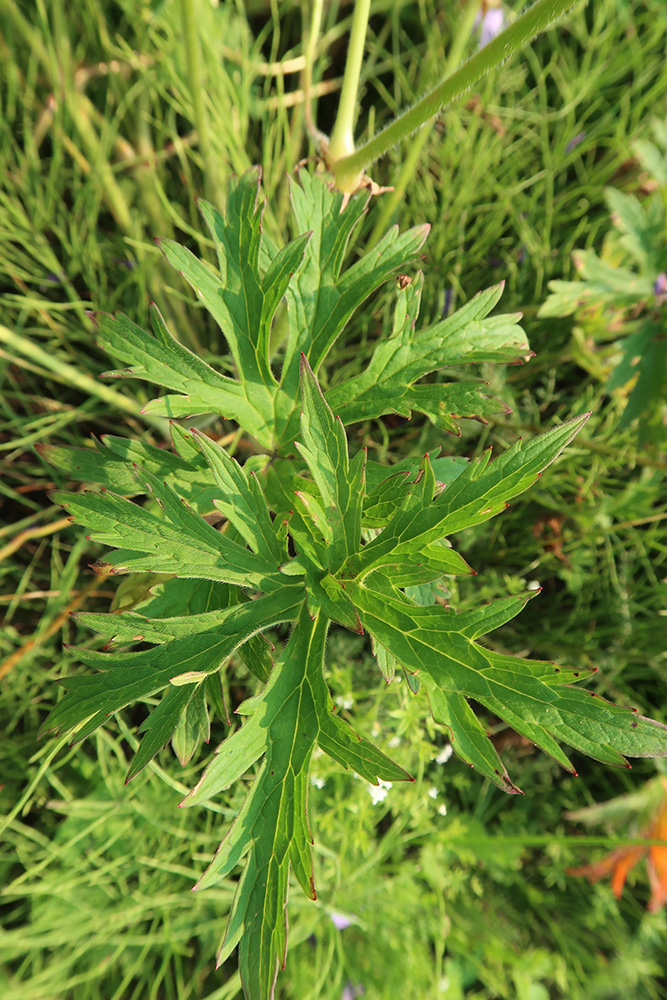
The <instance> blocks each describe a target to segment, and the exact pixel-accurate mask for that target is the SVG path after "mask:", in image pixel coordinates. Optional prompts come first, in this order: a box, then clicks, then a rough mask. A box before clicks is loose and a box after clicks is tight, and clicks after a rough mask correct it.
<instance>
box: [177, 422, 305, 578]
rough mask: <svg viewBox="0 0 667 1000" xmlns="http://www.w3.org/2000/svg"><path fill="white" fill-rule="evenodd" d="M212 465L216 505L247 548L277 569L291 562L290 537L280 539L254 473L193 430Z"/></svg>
mask: <svg viewBox="0 0 667 1000" xmlns="http://www.w3.org/2000/svg"><path fill="white" fill-rule="evenodd" d="M193 434H194V436H195V439H196V441H197V443H198V444H199V447H200V448H201V450H202V452H203V454H204V457H205V458H206V461H207V462H208V464H209V467H210V470H211V473H212V474H213V478H214V479H215V482H216V483H217V485H218V486H219V488H220V491H221V492H220V495H219V496H218V497H216V499H215V500H214V503H215V506H216V507H217V508H218V510H219V511H221V513H223V514H224V515H225V517H226V518H227V520H228V521H229V522H230V524H233V525H234V527H235V528H236V530H237V531H238V533H239V534H240V535H241V537H242V538H243V540H244V541H245V542H246V544H247V545H249V546H250V548H251V549H252V551H253V552H255V553H256V554H257V555H258V556H261V557H262V558H264V559H266V560H267V562H268V563H272V564H273V565H274V567H275V568H276V569H278V567H279V566H280V564H281V563H282V562H283V561H284V560H286V559H287V537H286V536H284V537H282V538H280V537H279V535H278V532H277V531H276V528H275V527H274V525H273V522H272V521H271V516H270V513H269V508H268V505H267V502H266V498H265V496H264V493H263V492H262V488H261V486H260V485H259V482H258V479H257V476H256V475H255V473H254V472H252V471H251V472H250V473H249V474H246V472H245V471H244V470H243V469H242V468H241V466H240V465H239V464H238V462H236V461H235V460H234V459H233V458H231V457H230V456H229V455H228V454H227V452H226V451H225V450H224V448H220V447H219V446H218V445H217V444H215V442H214V441H211V440H210V438H208V437H206V435H204V434H200V433H199V432H197V431H193Z"/></svg>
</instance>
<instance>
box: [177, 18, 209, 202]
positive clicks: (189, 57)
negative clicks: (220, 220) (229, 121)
mask: <svg viewBox="0 0 667 1000" xmlns="http://www.w3.org/2000/svg"><path fill="white" fill-rule="evenodd" d="M196 3H197V0H181V20H182V22H183V34H184V36H185V58H186V64H187V69H188V81H189V83H190V100H191V101H192V107H193V111H194V119H195V125H196V128H197V135H198V138H199V149H200V150H201V155H202V159H203V161H204V174H205V177H204V188H205V190H206V194H207V197H210V198H211V199H212V200H213V201H216V200H217V193H218V185H217V182H216V172H215V171H216V165H215V161H214V158H213V155H212V149H211V132H210V129H209V124H208V113H207V111H206V103H205V101H204V81H203V78H202V72H201V66H202V55H201V50H200V46H199V34H198V32H197V16H196V10H195V6H196Z"/></svg>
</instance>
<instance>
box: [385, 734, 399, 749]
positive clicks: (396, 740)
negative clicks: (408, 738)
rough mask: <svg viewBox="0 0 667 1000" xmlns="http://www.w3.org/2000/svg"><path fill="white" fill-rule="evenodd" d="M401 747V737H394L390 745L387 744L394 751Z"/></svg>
mask: <svg viewBox="0 0 667 1000" xmlns="http://www.w3.org/2000/svg"><path fill="white" fill-rule="evenodd" d="M400 745H401V737H400V736H392V738H391V739H390V740H389V743H388V744H387V746H390V747H391V749H392V750H395V749H396V747H400Z"/></svg>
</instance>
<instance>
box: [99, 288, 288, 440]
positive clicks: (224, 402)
mask: <svg viewBox="0 0 667 1000" xmlns="http://www.w3.org/2000/svg"><path fill="white" fill-rule="evenodd" d="M94 320H95V324H96V326H97V340H98V343H99V345H100V347H103V348H104V350H105V351H107V353H108V354H110V355H111V356H112V357H113V358H118V359H119V360H120V361H123V362H125V363H127V364H129V367H128V368H124V369H121V370H119V371H109V372H105V373H104V374H105V376H106V377H107V378H140V379H144V380H145V381H147V382H155V383H156V384H157V385H161V386H165V387H166V388H167V389H173V390H174V393H172V394H169V395H167V396H162V397H161V398H159V399H153V400H151V402H149V403H147V404H146V406H144V408H143V411H142V412H143V413H151V414H153V415H154V416H157V417H191V416H194V415H196V414H198V413H217V414H219V415H220V416H222V417H226V418H227V419H229V420H236V421H237V422H238V423H239V424H241V426H242V427H245V428H246V430H247V431H248V433H249V434H252V435H253V436H254V437H256V438H257V440H258V441H261V442H262V443H264V444H268V443H270V440H271V419H272V414H273V399H274V395H275V392H274V391H273V390H272V389H271V388H270V387H269V386H266V385H263V384H259V383H252V384H249V385H248V386H244V385H243V384H242V383H241V382H239V381H237V380H236V379H233V378H230V377H229V376H228V375H221V374H220V373H219V372H217V371H216V370H215V369H214V368H212V367H211V366H210V365H208V364H207V363H206V362H205V361H202V359H201V358H199V357H197V355H196V354H193V353H192V351H190V350H188V349H187V347H184V346H183V345H182V344H180V343H179V342H178V341H177V340H176V338H175V337H173V336H172V335H171V333H170V332H169V330H168V329H167V326H166V324H165V322H164V320H163V318H162V316H161V314H160V312H159V310H158V309H157V307H156V306H152V307H151V323H152V326H153V333H154V336H151V334H149V333H147V332H146V331H145V330H142V328H141V327H140V326H137V325H136V323H133V322H132V321H131V320H130V319H128V317H127V316H123V315H122V314H121V313H117V314H115V315H113V316H110V315H107V314H105V313H96V314H95V316H94Z"/></svg>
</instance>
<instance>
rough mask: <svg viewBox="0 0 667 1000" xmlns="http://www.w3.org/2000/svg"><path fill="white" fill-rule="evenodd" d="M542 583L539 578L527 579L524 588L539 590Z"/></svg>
mask: <svg viewBox="0 0 667 1000" xmlns="http://www.w3.org/2000/svg"><path fill="white" fill-rule="evenodd" d="M541 589H542V584H541V583H540V581H539V580H529V581H528V583H527V584H526V590H541Z"/></svg>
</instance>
